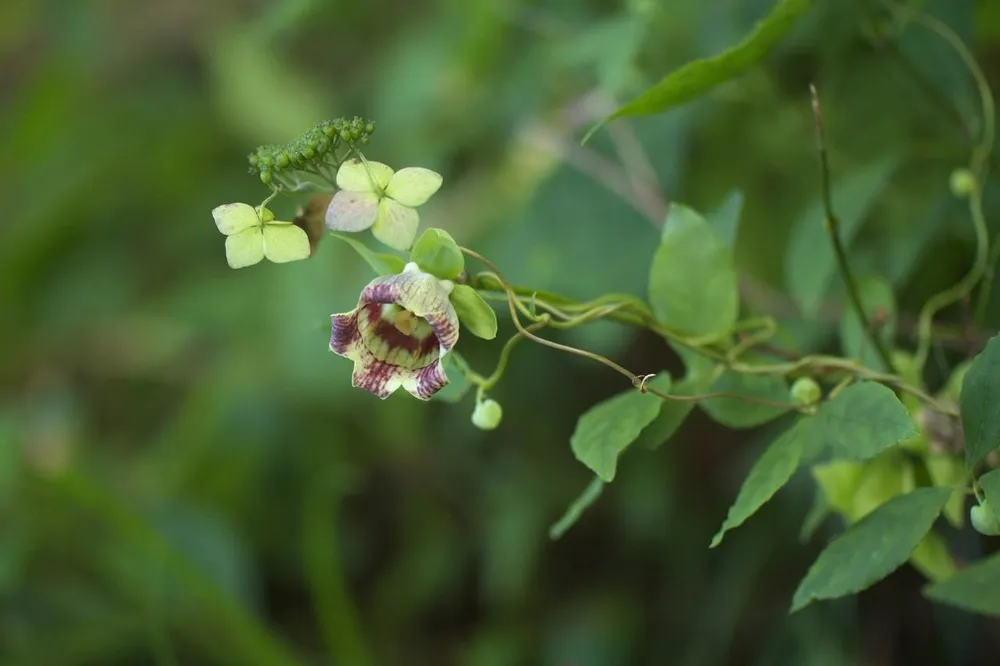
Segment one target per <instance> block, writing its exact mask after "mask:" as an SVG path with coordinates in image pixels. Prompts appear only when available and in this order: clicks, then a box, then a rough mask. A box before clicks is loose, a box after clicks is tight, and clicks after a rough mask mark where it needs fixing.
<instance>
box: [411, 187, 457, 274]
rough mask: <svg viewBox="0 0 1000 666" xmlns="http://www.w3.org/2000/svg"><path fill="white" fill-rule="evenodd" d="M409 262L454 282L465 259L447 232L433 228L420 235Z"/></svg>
mask: <svg viewBox="0 0 1000 666" xmlns="http://www.w3.org/2000/svg"><path fill="white" fill-rule="evenodd" d="M400 173H402V172H400ZM410 261H413V262H416V264H417V265H418V266H420V268H422V269H424V270H425V271H427V272H428V273H430V274H432V275H434V276H436V277H439V278H441V279H442V280H454V279H455V278H456V277H458V274H459V273H461V272H462V271H463V270H465V257H464V256H462V251H461V250H460V249H458V243H456V242H455V239H454V238H452V237H451V235H450V234H449V233H448V232H447V231H445V230H443V229H435V228H434V227H431V228H430V229H427V230H426V231H425V232H424V233H422V234H420V238H418V239H417V242H416V243H414V244H413V249H412V250H411V251H410Z"/></svg>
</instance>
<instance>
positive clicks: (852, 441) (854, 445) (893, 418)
mask: <svg viewBox="0 0 1000 666" xmlns="http://www.w3.org/2000/svg"><path fill="white" fill-rule="evenodd" d="M813 421H815V423H814V427H813V428H812V429H811V436H812V437H813V438H815V439H814V441H815V445H816V446H817V447H818V448H820V449H824V450H828V451H829V452H830V453H831V454H832V455H833V457H834V458H849V459H853V460H866V459H868V458H872V457H874V456H876V455H878V454H879V453H880V452H881V451H883V450H884V449H886V448H888V447H890V446H893V445H895V444H898V443H899V442H901V441H903V440H904V439H908V438H910V437H912V436H913V435H915V434H916V433H917V431H916V428H915V427H914V425H913V421H912V420H911V419H910V414H909V412H908V411H907V410H906V407H904V406H903V403H901V402H900V401H899V399H898V398H897V397H896V394H894V393H893V392H892V390H891V389H889V388H887V387H885V386H883V385H881V384H877V383H875V382H858V383H857V384H852V385H851V386H848V387H847V388H846V389H844V390H843V391H841V393H840V394H839V395H838V396H837V397H836V398H834V399H833V400H830V401H829V402H825V403H823V404H822V405H821V406H820V408H819V411H818V412H817V414H816V416H815V417H813Z"/></svg>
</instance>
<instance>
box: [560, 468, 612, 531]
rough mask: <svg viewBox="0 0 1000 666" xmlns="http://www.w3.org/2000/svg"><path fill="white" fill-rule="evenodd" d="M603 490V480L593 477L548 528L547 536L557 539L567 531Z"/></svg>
mask: <svg viewBox="0 0 1000 666" xmlns="http://www.w3.org/2000/svg"><path fill="white" fill-rule="evenodd" d="M603 490H604V482H603V481H601V479H600V478H598V477H596V476H595V477H594V478H593V480H592V481H591V482H590V483H588V484H587V487H586V488H584V489H583V492H582V493H580V496H579V497H577V498H576V499H575V500H573V503H572V504H570V505H569V508H567V509H566V513H564V514H563V517H562V518H560V519H559V520H558V521H557V522H556V523H555V524H554V525H553V526H552V527H551V528H549V538H550V539H552V540H555V539H559V538H561V537H562V535H564V534H566V532H567V531H569V528H571V527H573V525H575V524H576V521H578V520H579V519H580V516H582V515H583V512H584V511H586V510H587V509H589V508H590V505H591V504H593V503H594V502H596V501H597V498H598V497H600V496H601V491H603Z"/></svg>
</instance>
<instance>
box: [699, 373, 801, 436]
mask: <svg viewBox="0 0 1000 666" xmlns="http://www.w3.org/2000/svg"><path fill="white" fill-rule="evenodd" d="M708 393H732V394H734V395H740V396H746V397H747V398H750V399H753V398H758V399H760V400H766V401H768V402H776V403H787V404H788V407H774V406H770V405H762V404H759V403H755V402H749V401H748V400H742V399H740V398H710V399H707V400H703V401H701V403H699V404H700V406H701V408H702V409H703V410H704V411H705V413H707V414H708V415H709V416H711V417H712V419H713V420H714V421H717V422H718V423H721V424H722V425H724V426H728V427H730V428H737V429H739V428H752V427H754V426H758V425H761V424H762V423H767V422H768V421H770V420H772V419H776V418H778V417H779V416H781V415H782V414H784V413H785V412H787V411H788V410H789V409H790V408H791V403H790V402H789V397H788V384H787V383H786V382H785V380H784V379H783V378H781V377H775V376H771V375H748V374H741V373H738V372H730V371H726V372H724V373H722V375H720V376H719V378H718V379H716V380H715V382H714V383H713V384H712V386H711V388H709V389H708Z"/></svg>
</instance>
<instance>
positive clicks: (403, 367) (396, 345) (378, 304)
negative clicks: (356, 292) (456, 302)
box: [330, 262, 459, 400]
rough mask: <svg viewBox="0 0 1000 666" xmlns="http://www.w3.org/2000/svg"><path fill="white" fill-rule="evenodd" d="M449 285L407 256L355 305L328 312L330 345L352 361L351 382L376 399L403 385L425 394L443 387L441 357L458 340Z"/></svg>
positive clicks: (417, 394)
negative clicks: (347, 309)
mask: <svg viewBox="0 0 1000 666" xmlns="http://www.w3.org/2000/svg"><path fill="white" fill-rule="evenodd" d="M452 286H453V285H452V283H451V282H450V281H448V280H439V279H437V278H436V277H434V276H433V275H431V274H429V273H425V272H423V271H421V270H420V268H419V267H418V266H417V264H415V263H412V262H411V263H409V264H407V265H406V268H404V269H403V272H402V273H399V274H398V275H386V276H382V277H379V278H376V279H375V280H373V281H372V282H370V283H369V284H368V286H367V287H365V288H364V290H363V291H362V292H361V298H359V299H358V307H357V308H355V309H354V310H352V311H351V312H346V313H344V314H335V315H332V316H331V320H332V322H333V328H332V333H331V335H330V351H332V352H334V353H335V354H338V355H340V356H344V357H346V358H349V359H351V360H352V361H354V373H353V374H352V376H351V384H352V385H353V386H355V387H357V388H362V389H364V390H366V391H368V392H369V393H372V394H374V395H376V396H378V397H379V398H382V399H385V398H388V397H389V396H390V395H392V393H393V392H395V391H396V389H398V388H399V387H403V388H404V389H405V390H406V391H407V392H408V393H410V394H411V395H413V396H415V397H417V398H420V399H421V400H429V399H430V397H431V396H432V395H434V394H435V393H437V392H438V391H440V390H441V389H442V388H444V387H445V386H446V385H447V384H448V377H447V375H446V374H445V370H444V367H443V365H442V359H443V358H444V356H445V354H447V353H448V352H449V351H450V350H451V349H452V347H454V346H455V343H456V342H458V326H459V325H458V315H457V314H456V313H455V308H454V307H453V306H452V304H451V301H450V300H449V295H450V293H451V290H452Z"/></svg>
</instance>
